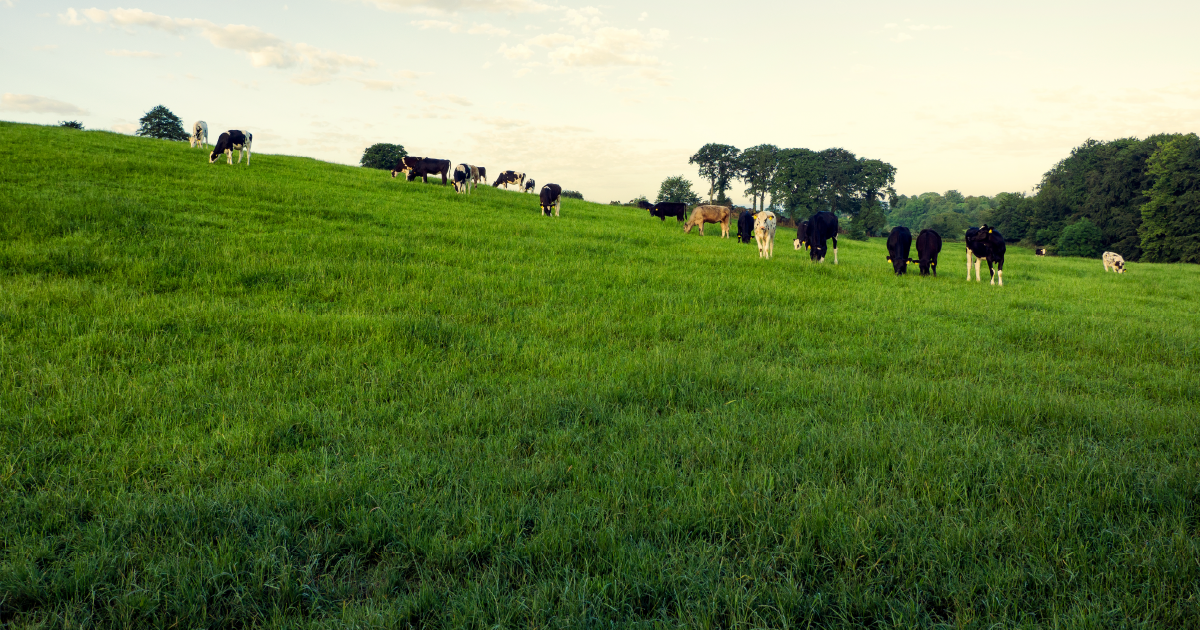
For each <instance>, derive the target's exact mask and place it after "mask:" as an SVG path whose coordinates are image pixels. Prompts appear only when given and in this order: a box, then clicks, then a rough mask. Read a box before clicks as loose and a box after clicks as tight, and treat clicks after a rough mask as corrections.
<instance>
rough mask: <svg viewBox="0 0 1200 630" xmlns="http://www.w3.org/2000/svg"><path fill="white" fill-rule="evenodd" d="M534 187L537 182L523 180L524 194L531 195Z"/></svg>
mask: <svg viewBox="0 0 1200 630" xmlns="http://www.w3.org/2000/svg"><path fill="white" fill-rule="evenodd" d="M534 186H537V182H535V181H533V180H532V179H527V180H525V192H527V193H529V194H531V195H532V194H533V190H534Z"/></svg>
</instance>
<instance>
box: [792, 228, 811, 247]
mask: <svg viewBox="0 0 1200 630" xmlns="http://www.w3.org/2000/svg"><path fill="white" fill-rule="evenodd" d="M806 244H808V221H801V222H800V224H799V225H797V226H796V240H794V241H792V247H795V248H796V249H800V248H801V247H804V246H805V245H806Z"/></svg>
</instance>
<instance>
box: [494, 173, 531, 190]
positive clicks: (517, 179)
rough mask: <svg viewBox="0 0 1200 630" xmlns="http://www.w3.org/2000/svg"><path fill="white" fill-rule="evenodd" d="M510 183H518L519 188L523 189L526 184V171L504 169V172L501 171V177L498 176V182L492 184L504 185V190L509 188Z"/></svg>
mask: <svg viewBox="0 0 1200 630" xmlns="http://www.w3.org/2000/svg"><path fill="white" fill-rule="evenodd" d="M509 184H514V185H516V187H517V190H521V188H522V187H523V186H524V185H525V173H518V172H516V171H504V172H503V173H500V176H499V177H497V178H496V183H494V184H492V188H499V187H501V186H504V190H508V185H509Z"/></svg>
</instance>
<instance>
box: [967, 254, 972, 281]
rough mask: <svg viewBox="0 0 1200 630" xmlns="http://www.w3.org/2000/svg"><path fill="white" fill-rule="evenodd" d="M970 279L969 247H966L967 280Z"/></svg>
mask: <svg viewBox="0 0 1200 630" xmlns="http://www.w3.org/2000/svg"><path fill="white" fill-rule="evenodd" d="M970 281H971V248H970V247H968V248H967V282H970Z"/></svg>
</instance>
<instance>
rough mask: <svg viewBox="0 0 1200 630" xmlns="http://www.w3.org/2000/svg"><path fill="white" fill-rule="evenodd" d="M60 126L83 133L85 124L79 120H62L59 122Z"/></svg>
mask: <svg viewBox="0 0 1200 630" xmlns="http://www.w3.org/2000/svg"><path fill="white" fill-rule="evenodd" d="M58 126H59V127H66V128H68V129H78V130H80V131H83V123H81V122H79V121H78V120H60V121H58Z"/></svg>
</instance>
